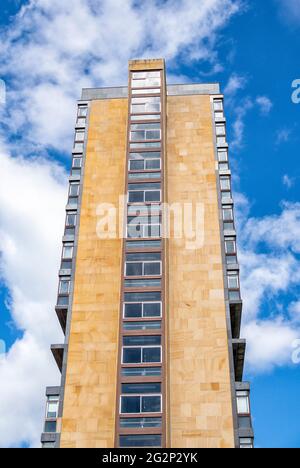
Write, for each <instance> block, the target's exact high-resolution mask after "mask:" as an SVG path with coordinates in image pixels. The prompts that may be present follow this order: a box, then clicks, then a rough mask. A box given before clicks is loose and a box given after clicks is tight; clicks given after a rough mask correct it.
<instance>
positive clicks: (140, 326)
mask: <svg viewBox="0 0 300 468" xmlns="http://www.w3.org/2000/svg"><path fill="white" fill-rule="evenodd" d="M123 328H124V330H127V331H133V330H141V331H143V330H160V329H161V322H153V321H152V322H144V321H139V322H124V324H123Z"/></svg>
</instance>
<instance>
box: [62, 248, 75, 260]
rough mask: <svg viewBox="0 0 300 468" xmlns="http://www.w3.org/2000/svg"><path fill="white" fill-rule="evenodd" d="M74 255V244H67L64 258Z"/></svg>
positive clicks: (64, 249)
mask: <svg viewBox="0 0 300 468" xmlns="http://www.w3.org/2000/svg"><path fill="white" fill-rule="evenodd" d="M72 257H73V246H65V247H64V248H63V258H64V259H70V258H72Z"/></svg>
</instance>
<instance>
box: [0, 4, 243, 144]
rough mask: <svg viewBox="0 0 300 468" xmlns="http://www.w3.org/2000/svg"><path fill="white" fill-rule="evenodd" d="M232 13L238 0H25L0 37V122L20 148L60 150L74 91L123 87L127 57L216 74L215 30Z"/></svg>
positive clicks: (69, 126)
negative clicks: (0, 97) (3, 91)
mask: <svg viewBox="0 0 300 468" xmlns="http://www.w3.org/2000/svg"><path fill="white" fill-rule="evenodd" d="M240 8H241V2H240V0H202V1H201V2H195V1H194V0H166V1H164V2H157V1H156V0H147V1H145V0H143V1H141V2H139V3H137V2H135V1H134V0H90V1H86V0H73V1H72V2H66V1H61V0H51V1H49V0H35V1H33V0H32V1H30V2H29V5H28V6H26V7H24V8H23V9H22V11H21V13H20V15H19V17H18V19H17V20H16V21H15V22H14V24H13V26H12V27H11V28H9V29H8V31H7V32H4V33H2V37H1V36H0V44H1V45H0V53H1V61H2V63H1V65H0V76H5V75H6V74H9V75H10V77H11V78H10V82H9V83H8V84H9V90H8V91H9V92H8V104H9V105H8V107H7V111H8V112H7V115H6V114H5V113H3V115H2V118H3V119H4V121H5V122H6V123H9V122H11V121H13V122H14V131H15V132H19V133H21V132H22V135H23V148H24V139H26V140H28V141H29V142H30V143H31V144H34V145H36V146H37V147H38V148H39V147H40V146H43V147H44V146H45V145H47V146H54V147H55V148H57V149H58V150H67V148H70V138H71V134H72V131H71V129H72V125H73V114H72V111H73V109H74V103H75V100H76V99H78V98H79V97H80V92H81V88H83V87H90V86H102V85H106V86H107V85H109V86H112V85H116V84H117V85H120V84H123V83H126V82H127V61H128V59H130V58H135V57H160V56H163V57H165V58H166V59H167V60H168V61H169V63H170V64H172V63H174V66H175V68H176V60H175V59H176V58H178V56H179V55H180V56H181V60H187V61H191V60H207V61H208V62H209V63H211V66H212V68H213V69H218V68H219V67H220V64H218V57H217V54H216V53H215V51H214V44H215V41H216V38H217V35H218V31H219V30H220V29H221V28H222V27H223V26H224V25H225V24H226V23H227V22H228V21H229V20H230V18H231V17H232V16H233V15H234V14H235V13H237V12H238V11H239V9H240ZM28 31H29V32H30V34H28ZM20 57H22V60H20ZM20 77H22V78H21V79H20ZM47 117H48V118H47ZM25 149H26V146H25Z"/></svg>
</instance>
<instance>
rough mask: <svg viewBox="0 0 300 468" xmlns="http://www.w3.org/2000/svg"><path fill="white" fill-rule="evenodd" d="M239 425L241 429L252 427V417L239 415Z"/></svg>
mask: <svg viewBox="0 0 300 468" xmlns="http://www.w3.org/2000/svg"><path fill="white" fill-rule="evenodd" d="M239 427H240V428H241V429H251V418H250V417H248V416H245V417H239Z"/></svg>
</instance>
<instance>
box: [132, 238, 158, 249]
mask: <svg viewBox="0 0 300 468" xmlns="http://www.w3.org/2000/svg"><path fill="white" fill-rule="evenodd" d="M126 248H127V250H131V249H134V250H136V249H161V241H160V240H141V241H127V242H126Z"/></svg>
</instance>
